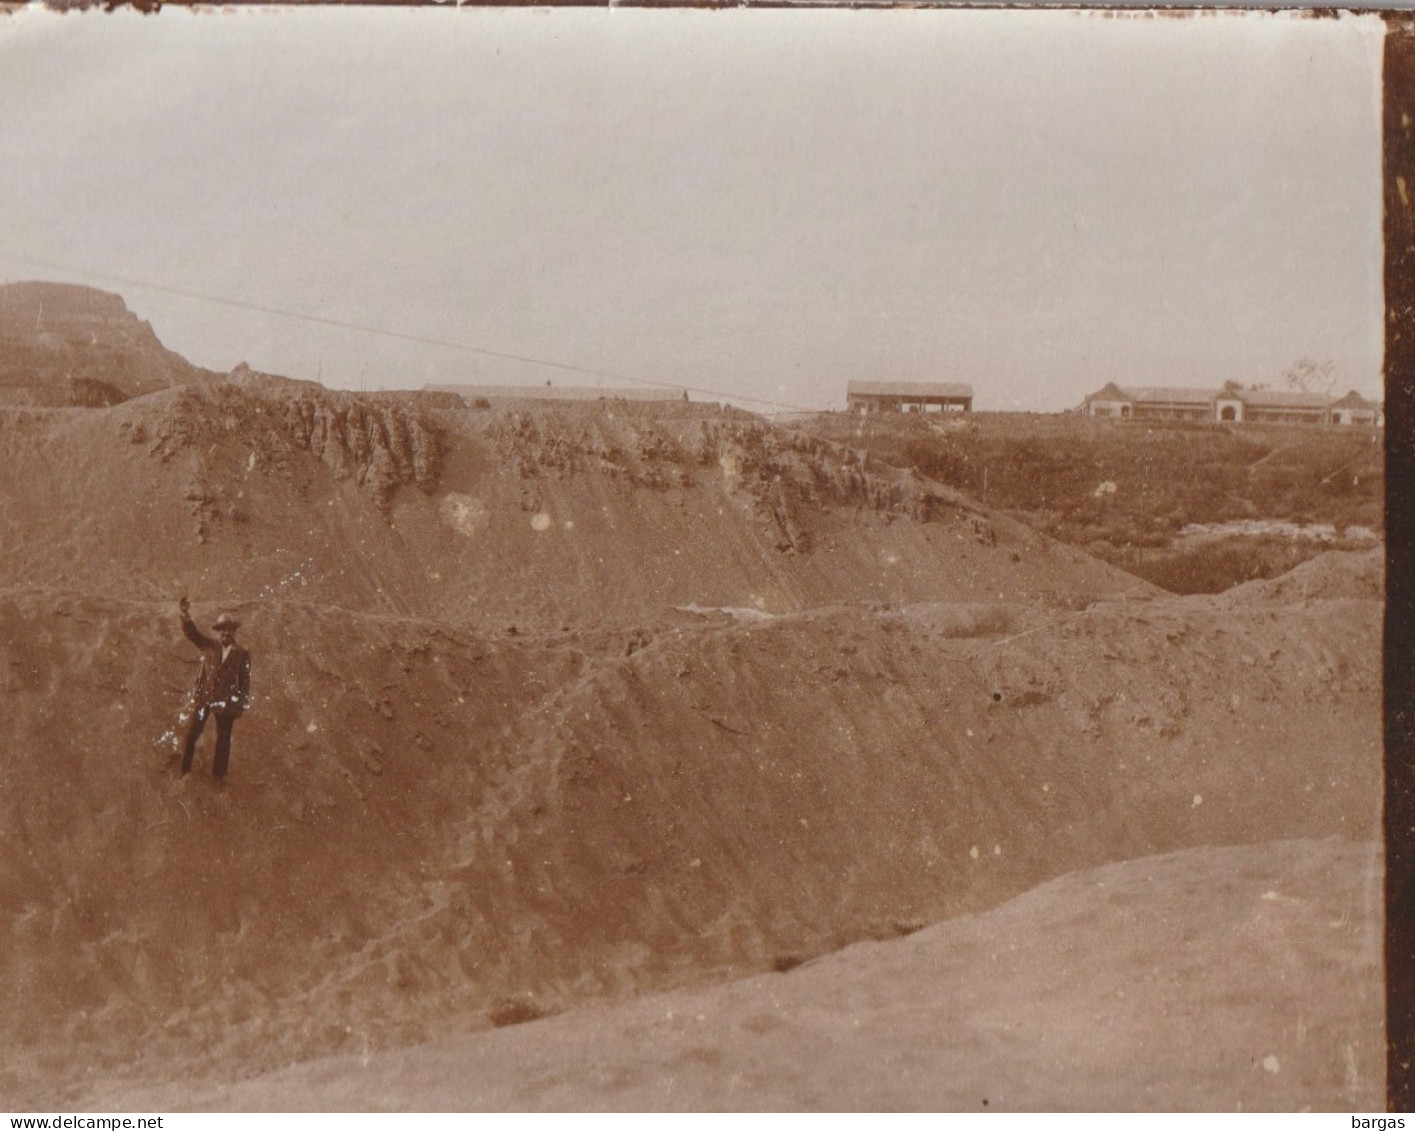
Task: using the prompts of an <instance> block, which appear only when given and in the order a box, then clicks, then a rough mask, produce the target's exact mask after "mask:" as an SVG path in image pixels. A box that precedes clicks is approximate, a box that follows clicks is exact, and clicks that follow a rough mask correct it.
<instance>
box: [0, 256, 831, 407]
mask: <svg viewBox="0 0 1415 1131" xmlns="http://www.w3.org/2000/svg"><path fill="white" fill-rule="evenodd" d="M4 256H5V258H7V259H13V260H16V261H18V262H21V263H26V264H33V265H34V266H37V267H42V268H44V269H46V270H50V271H61V272H63V273H64V274H67V275H77V276H80V277H83V278H89V279H96V280H99V281H102V282H105V283H117V284H120V285H122V286H125V287H137V288H139V289H142V290H149V291H156V292H158V293H159V294H169V295H176V296H177V297H179V298H187V299H194V300H196V301H198V302H209V303H213V304H216V305H218V306H228V307H232V308H233V309H236V310H247V311H251V312H253V313H256V314H269V315H273V316H275V317H278V318H289V319H293V320H295V321H299V322H309V323H313V324H315V325H319V326H330V327H333V328H334V329H339V330H352V331H354V332H356V333H361V334H372V335H375V336H377V337H383V338H391V339H394V340H396V341H404V342H414V343H417V344H419V345H428V346H438V347H440V348H443V349H452V350H457V351H459V352H462V353H471V354H476V355H478V356H479V357H490V358H495V359H497V360H499V361H515V362H520V363H523V364H527V365H538V366H541V367H542V368H546V369H555V370H559V371H561V372H565V373H576V374H579V375H581V376H585V377H596V378H600V379H608V380H611V381H623V382H626V383H628V384H631V385H643V386H646V387H649V388H656V389H675V390H683V391H686V392H689V393H697V394H698V395H699V396H705V397H717V398H721V399H723V400H732V401H740V402H742V403H745V404H755V405H763V406H767V407H770V408H775V409H785V410H787V411H790V412H818V411H820V410H819V409H816V408H811V407H809V406H807V405H798V404H793V403H791V402H789V401H776V400H769V399H766V398H762V397H750V396H743V395H742V394H740V393H732V392H728V391H726V390H724V389H711V388H707V387H704V386H697V385H684V384H681V383H679V382H674V381H659V380H653V379H651V378H646V377H634V376H631V375H629V374H627V373H619V372H616V371H614V370H610V369H596V368H592V367H589V366H584V365H575V364H573V363H571V362H565V361H556V360H554V359H551V358H543V357H535V356H532V355H530V354H519V353H511V352H509V351H505V350H495V349H490V348H488V347H485V346H475V345H471V344H470V343H467V342H459V341H454V340H452V339H450V338H435V337H430V336H428V335H424V334H411V333H407V332H404V331H401V330H387V329H383V328H381V327H377V326H367V325H364V324H362V323H359V322H350V321H347V320H345V319H341V318H328V317H325V316H324V315H320V314H307V313H304V312H302V311H295V310H285V309H282V308H280V307H275V306H266V305H264V304H262V303H256V302H249V301H247V300H245V299H237V298H229V297H226V296H223V295H213V294H206V293H203V292H201V291H193V290H188V289H186V288H183V287H174V286H170V285H167V284H163V283H154V282H151V281H150V280H146V279H135V278H133V277H132V276H129V275H120V274H115V273H113V272H109V271H94V270H89V269H86V268H76V267H72V266H70V265H68V264H64V263H55V262H53V261H52V260H47V259H42V258H39V257H38V256H32V255H23V254H16V253H13V252H9V251H6V252H4ZM447 383H448V384H455V382H447Z"/></svg>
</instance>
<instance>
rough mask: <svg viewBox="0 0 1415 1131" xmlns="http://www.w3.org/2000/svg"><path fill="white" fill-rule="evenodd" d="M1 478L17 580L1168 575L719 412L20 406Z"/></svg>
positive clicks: (1106, 578) (837, 582)
mask: <svg viewBox="0 0 1415 1131" xmlns="http://www.w3.org/2000/svg"><path fill="white" fill-rule="evenodd" d="M0 476H3V477H4V478H5V481H6V484H7V487H6V491H5V492H4V496H3V498H0V508H3V514H4V517H5V518H6V520H7V523H8V528H9V529H10V530H11V531H12V532H13V536H12V537H11V538H10V539H7V540H6V542H5V544H4V545H3V546H0V584H6V585H28V586H41V585H45V586H47V585H53V584H56V583H57V584H59V585H61V586H62V587H64V588H69V589H77V590H79V591H82V592H85V593H91V594H94V595H101V596H104V597H111V598H115V599H131V598H139V599H148V600H157V599H161V598H169V599H170V597H171V596H172V595H173V594H174V593H176V592H178V591H180V590H183V589H190V590H191V591H192V592H193V593H194V595H195V594H199V593H208V594H212V595H221V596H222V597H223V599H229V600H233V601H247V602H249V601H254V600H261V599H270V598H280V597H291V596H298V597H299V598H301V599H306V600H317V601H321V602H324V603H327V604H331V605H338V606H340V607H343V608H349V609H355V610H361V611H369V612H387V613H396V614H403V615H417V616H429V617H441V618H448V619H452V620H455V621H458V622H460V623H477V624H481V625H484V626H494V627H495V628H496V629H497V630H498V631H504V630H506V629H508V628H511V627H513V626H514V627H515V628H516V629H517V630H518V631H522V630H526V629H533V630H534V629H541V628H556V629H558V628H560V627H561V626H563V625H566V624H585V623H599V622H603V621H607V620H614V621H618V622H627V623H634V622H637V621H639V620H642V619H643V618H645V617H653V616H657V615H658V614H659V613H660V612H661V611H662V610H663V609H665V608H668V607H671V606H675V605H691V604H698V605H703V606H730V607H755V608H758V609H760V610H762V611H764V612H771V613H781V612H797V611H801V610H804V609H809V608H814V607H817V606H819V605H823V604H832V603H837V602H842V601H860V600H875V601H882V602H884V601H894V602H899V601H922V600H952V601H1023V602H1030V603H1045V602H1056V603H1067V602H1076V601H1083V602H1084V601H1087V600H1094V599H1098V598H1101V597H1104V596H1107V595H1112V594H1115V593H1118V592H1121V591H1124V590H1131V591H1134V592H1137V593H1138V592H1145V591H1149V590H1148V587H1147V586H1146V585H1145V584H1144V583H1143V582H1138V581H1137V580H1136V579H1134V578H1133V577H1130V576H1129V575H1127V574H1124V573H1122V572H1121V571H1119V570H1115V569H1112V568H1110V567H1107V566H1104V565H1102V564H1100V563H1098V562H1096V561H1094V560H1093V559H1090V558H1087V557H1086V556H1085V555H1083V554H1080V553H1077V552H1075V551H1070V550H1066V549H1063V548H1061V547H1059V546H1057V545H1056V544H1055V543H1052V542H1050V541H1049V540H1047V539H1045V538H1042V537H1040V536H1038V535H1036V534H1034V533H1032V532H1031V531H1029V530H1027V529H1026V528H1025V527H1023V526H1021V525H1020V524H1017V523H1015V522H1012V521H1010V520H1007V519H1004V518H1000V517H998V516H996V515H993V514H991V513H990V512H988V511H986V510H985V509H983V508H980V507H978V506H977V505H976V504H974V503H972V502H971V501H970V500H968V499H966V498H964V497H963V496H961V495H958V494H957V493H956V492H951V491H949V490H948V489H946V488H943V487H939V486H937V485H934V484H930V483H929V482H928V481H926V480H922V479H920V478H918V477H917V476H914V475H912V474H910V473H906V472H900V471H897V470H895V469H892V468H889V467H887V466H883V465H877V464H874V463H872V462H870V461H867V460H861V459H860V458H859V456H858V455H857V454H855V453H852V452H850V451H849V450H847V449H844V448H840V447H838V446H835V445H831V444H828V443H826V442H824V441H820V440H814V439H810V438H808V437H804V436H801V435H799V434H795V433H791V432H789V431H785V430H782V429H779V428H774V427H772V426H770V425H768V424H766V423H764V422H762V421H760V420H758V419H757V418H754V417H750V416H748V415H747V414H745V413H737V412H731V411H723V410H720V409H717V408H715V407H710V406H695V405H683V404H677V405H674V404H667V405H630V404H625V403H622V402H621V403H615V402H604V403H601V404H591V405H566V406H556V405H538V406H529V407H525V408H519V409H518V408H511V407H508V408H503V409H496V410H487V411H477V410H469V409H462V408H460V407H459V408H456V409H452V408H448V407H442V406H439V405H438V404H437V403H435V402H432V401H430V400H429V399H428V398H426V397H423V396H396V395H391V394H390V395H382V396H372V397H360V396H355V395H353V394H347V393H333V392H329V391H326V390H322V389H318V388H312V387H308V386H299V385H294V384H292V383H281V382H276V381H259V380H236V381H230V382H224V383H220V384H216V385H212V386H207V387H201V388H190V389H184V390H168V391H165V392H160V393H156V394H153V395H151V396H148V397H143V398H141V399H138V400H134V401H129V402H127V403H124V404H120V405H117V406H116V407H113V408H108V409H94V410H86V411H83V412H77V411H67V412H66V411H48V412H46V411H41V410H34V409H9V410H4V409H0ZM626 578H632V579H633V584H631V585H626V584H625V583H624V582H625V579H626Z"/></svg>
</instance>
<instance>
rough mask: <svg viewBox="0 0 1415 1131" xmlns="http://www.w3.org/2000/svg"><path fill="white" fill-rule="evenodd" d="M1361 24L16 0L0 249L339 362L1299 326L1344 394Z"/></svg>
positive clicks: (815, 379)
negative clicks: (131, 5)
mask: <svg viewBox="0 0 1415 1131" xmlns="http://www.w3.org/2000/svg"><path fill="white" fill-rule="evenodd" d="M1381 35H1382V31H1381V23H1380V20H1379V17H1375V16H1364V17H1349V16H1348V17H1343V18H1341V19H1320V20H1317V19H1302V18H1297V17H1293V16H1274V15H1269V14H1263V13H1245V14H1212V15H1206V16H1201V17H1198V18H1187V19H1184V18H1155V17H1151V16H1145V15H1126V16H1123V17H1108V16H1105V15H1093V14H1080V13H1075V12H1055V11H1053V12H1046V11H1026V12H1019V11H972V12H970V11H856V12H852V11H794V12H787V11H742V10H730V11H717V12H714V11H692V10H669V11H649V10H630V9H617V10H615V9H608V10H566V9H558V10H539V11H537V10H531V9H468V10H461V11H457V10H443V9H388V8H372V9H360V8H345V9H285V10H275V11H272V10H268V9H266V10H261V9H239V10H235V11H229V12H220V13H213V12H207V13H192V12H190V11H186V10H174V9H167V10H164V11H163V12H162V13H161V14H160V15H158V16H147V17H144V16H139V15H137V14H135V13H132V12H126V11H123V12H118V13H115V14H111V15H105V14H102V13H99V12H89V13H82V14H79V13H70V14H67V15H61V14H58V13H53V12H48V11H44V10H42V9H29V10H25V11H22V12H20V13H19V14H17V15H11V16H9V17H0V106H3V107H4V108H5V111H4V113H3V115H0V281H14V280H19V279H33V278H44V279H57V280H62V281H71V282H83V283H89V284H92V285H95V286H99V287H102V288H103V289H105V290H112V291H117V292H118V293H120V294H122V295H123V296H124V298H125V299H126V300H127V303H128V306H129V307H130V308H131V309H132V310H134V311H135V312H136V313H138V314H139V315H140V316H141V317H143V318H145V319H147V320H149V321H150V322H151V323H152V324H153V327H154V329H155V330H156V331H157V333H158V335H159V336H160V337H161V338H162V340H163V341H164V342H165V343H166V344H167V345H168V346H170V347H171V348H173V349H175V350H177V351H178V352H180V353H182V354H184V355H185V356H186V357H188V358H189V359H190V360H191V361H193V362H195V363H197V364H199V365H204V366H207V367H210V368H213V369H218V370H225V369H229V368H231V367H232V366H234V365H235V364H236V363H237V362H240V361H246V362H248V363H249V364H250V365H252V366H253V367H255V368H256V369H260V370H265V371H269V372H275V373H283V374H287V375H289V376H293V377H305V378H314V377H316V376H320V377H322V379H323V380H324V382H325V383H326V384H328V385H332V386H340V387H347V388H358V387H360V384H361V383H362V384H363V385H364V386H365V387H368V388H375V387H384V388H393V387H417V386H420V385H422V384H424V383H425V382H429V381H437V382H451V381H470V382H485V383H544V381H545V380H547V379H551V380H553V381H554V382H555V383H557V384H595V383H598V382H600V381H602V383H604V384H606V385H609V384H627V383H630V379H637V380H644V381H660V382H664V383H668V384H674V385H687V386H691V387H693V388H695V389H704V390H714V391H716V392H718V393H720V394H722V395H723V396H726V397H743V398H745V397H754V398H762V399H764V400H769V401H775V402H780V403H781V404H782V405H784V406H800V407H812V408H814V407H820V408H830V407H843V405H844V394H845V383H846V382H847V381H848V380H851V379H861V380H918V381H929V380H938V381H950V382H953V381H967V382H971V383H972V384H973V385H974V387H975V391H976V397H977V400H976V406H977V407H978V408H980V409H1021V410H1032V409H1035V410H1041V411H1051V410H1056V409H1061V408H1066V407H1070V406H1073V405H1075V404H1076V403H1078V402H1079V401H1080V400H1081V398H1082V397H1083V396H1084V395H1085V394H1086V393H1088V392H1092V391H1094V390H1096V389H1098V388H1099V387H1100V386H1101V385H1103V384H1104V383H1105V382H1106V381H1108V380H1116V381H1118V382H1120V383H1122V384H1208V385H1216V384H1219V383H1221V382H1222V381H1224V380H1228V379H1233V380H1237V381H1240V382H1243V383H1245V384H1247V383H1252V382H1263V381H1271V382H1276V381H1277V380H1278V379H1279V374H1280V373H1281V371H1282V370H1283V369H1284V368H1286V367H1287V366H1288V365H1290V364H1291V363H1292V362H1294V361H1296V360H1297V359H1299V358H1303V357H1310V358H1314V359H1317V360H1326V359H1330V360H1331V361H1332V362H1334V363H1335V366H1336V369H1337V371H1338V373H1339V375H1340V387H1341V391H1344V390H1345V389H1346V388H1351V387H1354V388H1357V389H1359V390H1361V391H1362V392H1364V393H1366V394H1368V395H1379V392H1380V367H1381V338H1382V319H1383V316H1382V289H1381V287H1382V284H1381V277H1382V257H1381V194H1380V133H1379V126H1380V57H1381ZM120 280H122V281H120ZM140 284H141V285H140ZM174 292H181V293H174ZM185 296H206V297H205V298H198V297H185ZM213 298H214V299H224V300H228V303H238V304H247V305H251V306H256V307H262V308H269V309H270V310H275V311H282V312H286V314H284V315H277V314H265V313H258V312H255V311H251V310H248V309H242V308H240V307H239V306H233V305H228V304H223V303H218V302H213V301H209V299H213ZM287 315H304V316H309V317H312V318H319V319H328V320H332V321H334V322H339V323H347V324H349V325H350V326H354V327H363V328H365V329H349V328H343V327H335V326H329V325H324V324H321V323H319V322H314V321H310V320H309V318H308V317H307V318H299V317H292V316H287ZM369 330H384V331H389V332H391V333H392V334H398V335H406V336H408V337H389V336H381V335H379V334H375V333H371V332H367V331H369ZM409 337H411V338H427V339H435V340H437V341H439V342H445V343H455V344H456V345H459V346H464V347H473V348H476V349H481V350H485V351H492V352H494V353H502V354H514V355H520V356H524V357H530V358H536V359H542V360H546V361H551V362H558V363H562V364H565V365H570V366H579V367H583V368H585V369H590V370H595V371H602V372H606V373H608V374H610V376H607V377H604V378H602V379H601V378H596V377H591V376H584V375H576V374H574V373H571V372H567V371H564V370H556V369H551V368H547V367H544V366H541V365H537V364H531V363H528V362H521V361H512V360H507V359H504V358H493V357H487V356H485V355H481V354H477V353H475V352H471V351H470V350H468V349H459V348H454V347H453V346H452V345H431V344H424V343H420V342H417V341H412V340H408V338H409ZM695 399H710V398H708V397H707V396H703V397H696V396H695Z"/></svg>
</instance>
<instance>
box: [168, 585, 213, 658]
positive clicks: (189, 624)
mask: <svg viewBox="0 0 1415 1131" xmlns="http://www.w3.org/2000/svg"><path fill="white" fill-rule="evenodd" d="M177 611H178V612H179V613H181V614H182V631H183V632H184V633H186V636H187V639H188V640H190V641H191V642H192V643H193V644H195V645H196V646H197V647H198V648H210V647H211V646H212V645H214V644H215V643H216V641H214V640H212V639H211V638H210V637H207V636H203V635H202V634H201V629H199V628H197V626H196V622H195V621H193V620H192V610H191V606H190V605H189V604H188V603H187V598H186V597H185V596H183V597H182V599H181V600H180V601H178V602H177Z"/></svg>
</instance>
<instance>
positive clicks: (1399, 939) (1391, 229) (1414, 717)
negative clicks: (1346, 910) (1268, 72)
mask: <svg viewBox="0 0 1415 1131" xmlns="http://www.w3.org/2000/svg"><path fill="white" fill-rule="evenodd" d="M1385 21H1386V38H1385V69H1384V74H1383V78H1382V85H1383V90H1384V93H1385V97H1384V113H1383V122H1382V137H1383V142H1382V148H1383V164H1384V168H1383V178H1382V179H1383V181H1384V194H1385V303H1386V333H1385V385H1386V391H1385V395H1386V616H1385V643H1384V656H1383V660H1384V665H1383V666H1384V673H1385V675H1384V680H1385V757H1386V763H1385V802H1386V807H1385V837H1386V883H1385V906H1386V1101H1387V1105H1388V1107H1389V1109H1390V1110H1391V1111H1409V1110H1411V1106H1412V1104H1411V1101H1412V1099H1415V1095H1412V1080H1415V1073H1412V1072H1411V1066H1412V1063H1415V929H1412V928H1415V923H1412V921H1411V908H1412V906H1415V836H1412V833H1415V665H1412V664H1411V662H1410V657H1411V652H1412V645H1415V505H1412V504H1415V493H1412V491H1411V490H1410V487H1411V485H1412V484H1415V435H1412V423H1415V196H1413V195H1412V194H1415V13H1412V12H1398V13H1397V12H1390V13H1387V14H1386V16H1385Z"/></svg>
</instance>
